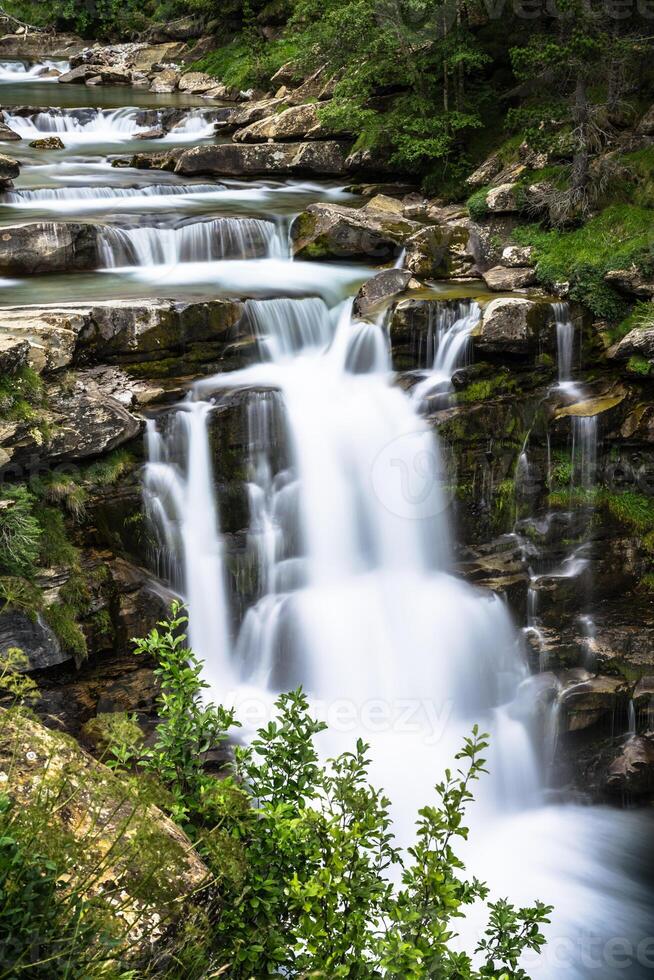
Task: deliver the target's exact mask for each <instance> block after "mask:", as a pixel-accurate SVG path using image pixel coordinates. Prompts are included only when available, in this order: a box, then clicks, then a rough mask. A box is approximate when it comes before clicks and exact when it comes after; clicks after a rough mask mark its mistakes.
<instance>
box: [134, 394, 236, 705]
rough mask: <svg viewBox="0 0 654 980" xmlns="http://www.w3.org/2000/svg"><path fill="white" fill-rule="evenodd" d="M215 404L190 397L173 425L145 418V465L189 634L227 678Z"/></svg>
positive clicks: (216, 674) (165, 562)
mask: <svg viewBox="0 0 654 980" xmlns="http://www.w3.org/2000/svg"><path fill="white" fill-rule="evenodd" d="M211 410H212V406H211V405H210V404H209V403H207V402H194V401H187V402H185V403H184V404H183V405H181V406H180V408H179V410H178V411H177V412H176V413H175V415H174V417H173V424H172V427H171V430H170V432H168V433H161V432H159V431H158V429H157V427H156V423H155V422H154V421H153V420H149V421H148V425H147V429H146V447H147V451H148V461H147V463H146V466H145V469H144V473H143V493H144V502H145V510H146V515H147V517H148V519H149V524H150V527H151V528H152V530H153V532H154V536H155V539H156V545H155V549H156V552H157V556H158V564H159V567H160V568H161V567H165V568H167V570H168V574H169V581H170V583H171V585H172V586H173V587H174V588H176V589H178V590H179V591H180V592H182V594H183V595H184V596H185V598H186V603H187V606H188V613H189V642H190V645H191V647H192V648H193V650H195V652H196V653H197V654H198V656H200V657H202V658H203V659H204V660H205V663H206V672H207V676H208V678H209V679H210V680H211V681H213V682H214V684H216V685H217V686H218V685H225V684H229V678H230V675H231V659H230V654H229V615H228V609H227V599H226V592H225V571H224V559H223V544H222V539H221V536H220V528H219V523H218V516H217V512H216V500H215V489H214V479H213V467H212V463H211V457H210V451H209V439H208V428H207V423H208V418H209V415H210V413H211Z"/></svg>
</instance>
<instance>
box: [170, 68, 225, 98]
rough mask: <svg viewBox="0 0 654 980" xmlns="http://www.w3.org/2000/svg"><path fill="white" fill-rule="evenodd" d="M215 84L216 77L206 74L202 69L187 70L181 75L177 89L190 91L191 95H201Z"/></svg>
mask: <svg viewBox="0 0 654 980" xmlns="http://www.w3.org/2000/svg"><path fill="white" fill-rule="evenodd" d="M215 85H216V79H215V78H213V77H212V76H211V75H207V74H206V72H203V71H189V72H187V73H186V74H185V75H182V76H181V78H180V79H179V82H178V85H177V87H178V89H179V90H180V92H190V93H191V94H192V95H201V94H202V93H203V92H208V91H209V89H211V88H214V87H215Z"/></svg>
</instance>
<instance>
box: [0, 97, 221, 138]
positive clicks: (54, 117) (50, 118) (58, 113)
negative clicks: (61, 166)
mask: <svg viewBox="0 0 654 980" xmlns="http://www.w3.org/2000/svg"><path fill="white" fill-rule="evenodd" d="M140 112H141V110H140V109H137V108H133V107H130V106H126V107H124V108H121V109H69V110H67V109H49V110H48V111H47V112H35V113H34V114H33V115H30V116H23V115H16V114H13V113H12V112H10V111H9V110H6V111H5V113H4V116H5V123H6V124H7V125H8V126H9V127H10V129H13V131H14V132H15V133H18V135H19V136H21V137H22V138H23V139H25V140H34V139H38V138H39V137H41V136H43V135H46V134H52V133H56V134H57V135H58V136H60V137H61V139H62V140H63V141H64V143H82V142H92V143H113V142H119V141H122V140H128V139H130V138H133V137H134V136H137V135H138V134H139V133H145V132H147V131H148V130H149V129H152V126H153V123H152V122H150V123H147V124H146V123H139V122H138V121H137V119H138V117H139V114H140ZM211 135H213V122H212V121H210V120H209V119H208V118H207V117H206V116H205V115H203V110H201V109H195V110H192V111H190V112H189V113H188V115H187V116H186V117H185V118H184V119H183V120H182V121H181V122H179V123H177V125H176V126H175V127H173V128H172V129H171V130H170V132H169V133H168V134H167V136H166V137H165V138H164V140H161V141H160V142H165V141H166V140H179V139H180V137H181V138H182V139H193V140H197V139H198V138H205V137H209V136H211Z"/></svg>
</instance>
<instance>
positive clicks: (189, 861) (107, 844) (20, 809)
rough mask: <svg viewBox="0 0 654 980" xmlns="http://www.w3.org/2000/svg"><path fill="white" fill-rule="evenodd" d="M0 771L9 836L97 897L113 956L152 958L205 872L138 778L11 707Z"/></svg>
mask: <svg viewBox="0 0 654 980" xmlns="http://www.w3.org/2000/svg"><path fill="white" fill-rule="evenodd" d="M0 773H1V774H2V775H1V776H0V778H1V779H2V791H3V792H4V793H6V794H7V795H8V796H9V798H10V799H11V800H13V801H15V804H16V808H15V809H16V816H15V819H14V822H13V826H12V834H13V836H14V837H16V838H17V839H19V840H20V839H24V840H25V841H26V842H27V841H29V844H30V847H31V848H32V849H33V851H34V852H35V853H40V854H44V855H46V856H49V857H50V858H51V859H52V860H53V861H54V862H55V863H56V864H57V866H58V867H60V868H61V873H62V875H63V876H64V880H65V882H66V888H68V889H70V890H71V891H72V890H74V889H77V888H80V889H81V892H82V895H83V897H86V898H88V899H92V900H93V904H94V907H95V909H96V910H97V912H98V914H99V915H101V917H102V920H103V922H104V924H105V927H106V928H107V930H108V931H109V933H110V934H111V935H112V936H113V937H114V939H115V940H116V942H117V944H118V945H117V950H116V952H117V955H118V956H120V955H121V951H122V955H124V956H127V957H131V956H143V955H147V954H149V953H150V952H151V951H152V949H153V948H154V947H156V944H157V943H158V942H159V941H160V940H161V939H162V938H163V937H164V936H165V935H166V933H167V931H168V930H169V929H170V928H171V927H172V926H174V924H175V923H176V922H178V921H180V920H182V919H183V917H184V915H185V914H186V913H187V911H188V910H189V908H190V907H191V903H194V904H195V903H197V901H198V896H197V893H198V890H201V889H202V887H203V886H204V885H206V884H208V882H209V877H210V876H209V872H208V870H207V868H206V866H205V865H204V864H203V862H202V861H201V860H200V858H199V856H198V854H197V852H196V851H195V850H194V848H193V847H192V845H191V843H190V841H189V840H188V838H187V837H186V835H185V834H184V833H183V832H182V831H181V830H180V829H179V828H178V827H177V826H175V824H173V823H172V821H171V820H169V819H168V818H167V817H166V816H165V815H164V814H163V813H162V811H161V810H160V809H158V807H156V806H155V805H154V804H153V803H152V802H151V797H152V791H151V790H146V789H145V787H143V786H141V785H139V783H138V782H137V781H136V780H135V779H131V778H129V777H123V778H119V777H118V776H117V775H115V774H114V773H113V772H111V770H109V769H107V768H106V767H105V766H103V765H102V764H101V763H99V762H97V761H96V760H95V759H94V758H92V757H91V756H90V755H88V753H86V752H85V751H84V750H83V749H82V748H81V747H80V746H79V745H78V744H77V743H76V742H75V740H74V739H72V738H70V737H69V736H66V735H62V734H60V733H56V732H52V731H50V730H49V729H47V728H44V727H43V726H42V725H41V724H39V723H38V722H37V721H35V720H33V719H32V718H29V717H27V716H26V715H24V714H21V713H19V712H17V711H15V710H12V711H4V710H1V711H0ZM191 896H193V897H192V899H191Z"/></svg>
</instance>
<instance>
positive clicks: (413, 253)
mask: <svg viewBox="0 0 654 980" xmlns="http://www.w3.org/2000/svg"><path fill="white" fill-rule="evenodd" d="M473 262H474V260H473V257H472V255H471V254H470V252H469V250H468V229H467V228H466V227H465V226H464V225H432V226H430V227H427V228H422V229H421V230H420V231H418V232H416V233H415V234H414V235H412V236H411V237H410V238H409V239H407V242H406V258H405V265H406V267H407V269H410V270H411V271H412V272H413V273H414V275H416V276H417V277H418V278H419V279H450V278H452V277H457V278H458V277H462V276H468V275H470V274H471V272H472V269H473Z"/></svg>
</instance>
